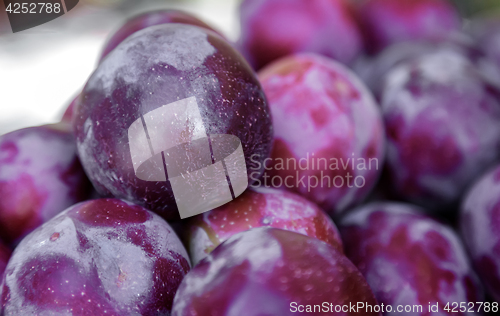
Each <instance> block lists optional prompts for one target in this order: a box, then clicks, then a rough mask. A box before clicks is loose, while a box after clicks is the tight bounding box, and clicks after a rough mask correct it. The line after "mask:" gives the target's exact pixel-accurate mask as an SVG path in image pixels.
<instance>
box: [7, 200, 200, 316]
mask: <svg viewBox="0 0 500 316" xmlns="http://www.w3.org/2000/svg"><path fill="white" fill-rule="evenodd" d="M188 260H189V259H188V256H187V253H186V250H185V249H184V247H183V246H182V243H181V241H180V240H179V238H178V237H177V235H175V233H174V232H173V230H172V229H171V227H170V226H169V225H168V224H167V222H165V221H164V220H163V219H162V218H160V217H159V216H158V215H156V214H154V213H152V212H150V211H148V210H146V209H144V208H142V207H140V206H137V205H133V204H129V203H128V202H124V201H122V200H116V199H99V200H93V201H87V202H82V203H80V204H77V205H74V206H73V207H71V208H69V209H67V210H66V211H64V212H63V213H61V214H59V215H57V216H56V217H54V218H53V219H52V220H50V221H49V222H47V223H45V224H44V225H42V226H41V227H39V228H37V229H36V230H35V231H33V232H32V233H31V234H29V235H28V236H26V237H25V238H24V239H23V240H22V241H21V243H20V244H19V246H18V247H17V248H16V249H15V251H14V253H13V254H12V257H11V259H10V261H9V263H8V265H7V269H6V270H5V271H6V272H5V276H4V279H3V282H2V290H1V291H2V293H1V301H0V302H1V304H2V305H1V307H0V308H1V310H0V314H1V315H6V316H8V315H23V316H29V315H56V314H57V315H115V316H127V315H170V310H171V308H172V302H173V299H174V295H175V293H176V291H177V288H178V286H179V284H180V283H181V280H182V279H183V277H184V275H185V274H186V273H187V272H188V271H189V269H190V265H189V261H188Z"/></svg>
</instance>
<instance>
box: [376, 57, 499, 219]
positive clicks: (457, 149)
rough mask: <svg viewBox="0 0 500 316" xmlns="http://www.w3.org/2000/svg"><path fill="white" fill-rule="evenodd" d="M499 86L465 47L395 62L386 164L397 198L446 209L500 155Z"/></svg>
mask: <svg viewBox="0 0 500 316" xmlns="http://www.w3.org/2000/svg"><path fill="white" fill-rule="evenodd" d="M499 95H500V94H499V91H498V90H497V89H496V88H495V87H494V86H492V85H491V84H490V83H488V81H486V80H484V77H483V76H482V75H481V74H480V72H479V70H478V69H477V67H476V66H475V65H474V64H473V63H472V62H471V61H470V60H469V59H468V58H467V57H465V56H464V55H463V54H462V53H459V52H456V51H453V50H440V51H437V52H432V53H429V54H425V55H423V56H421V57H419V58H416V59H412V60H411V61H408V62H404V63H401V64H400V65H398V66H397V67H395V68H393V69H392V70H391V71H390V72H389V73H388V74H387V77H386V83H385V86H384V88H383V91H382V101H381V105H382V111H383V115H384V119H385V123H386V134H387V137H388V151H387V159H386V161H387V167H388V170H389V177H390V182H391V189H392V190H394V192H395V194H396V195H397V196H398V198H402V199H405V200H409V201H412V202H414V203H416V204H419V205H423V206H425V207H426V208H427V209H429V211H433V212H440V213H445V212H446V211H448V210H449V209H453V206H454V205H455V204H456V203H457V202H458V199H459V198H460V196H461V194H462V193H463V192H464V190H465V188H466V187H467V186H468V185H469V184H470V183H471V182H472V181H474V179H475V178H476V177H477V176H478V175H480V174H481V173H482V172H484V171H485V170H486V169H488V168H490V167H491V166H492V165H493V164H494V163H495V162H496V161H498V159H499V157H500V102H499V101H500V100H499Z"/></svg>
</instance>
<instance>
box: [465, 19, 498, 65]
mask: <svg viewBox="0 0 500 316" xmlns="http://www.w3.org/2000/svg"><path fill="white" fill-rule="evenodd" d="M469 32H470V34H471V35H472V36H473V37H474V38H475V39H476V41H477V46H478V47H479V48H480V49H481V50H482V51H483V52H484V54H485V55H486V56H488V58H490V59H491V60H492V61H493V62H494V63H495V65H496V67H497V71H500V14H497V15H496V16H493V17H483V18H476V19H473V20H472V22H471V23H470V26H469Z"/></svg>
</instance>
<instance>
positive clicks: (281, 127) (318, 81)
mask: <svg viewBox="0 0 500 316" xmlns="http://www.w3.org/2000/svg"><path fill="white" fill-rule="evenodd" d="M259 78H260V80H261V83H262V86H263V88H264V91H265V92H266V95H267V98H268V101H269V107H270V108H271V113H272V118H273V125H274V143H273V151H272V154H271V158H272V161H271V164H270V166H268V167H267V168H268V169H269V170H268V171H266V175H269V177H268V178H263V179H262V180H261V181H260V182H258V184H260V185H262V186H273V185H274V184H273V179H275V178H279V179H282V181H283V182H282V185H281V188H284V189H287V190H291V191H294V192H297V193H299V194H300V195H302V196H304V197H306V198H307V199H308V200H310V201H313V202H315V203H317V204H318V205H319V206H320V207H322V208H323V209H324V210H325V211H326V212H327V213H329V214H330V215H331V216H338V215H339V214H341V213H342V212H344V211H345V210H346V209H348V208H349V207H352V206H353V205H355V204H356V203H360V202H361V201H362V200H363V199H364V198H365V197H366V196H367V195H368V193H369V192H370V190H371V189H372V188H373V186H374V185H375V183H376V181H377V180H378V177H379V175H380V172H381V169H382V165H383V161H384V155H385V134H384V126H383V122H382V117H381V113H380V109H379V107H378V106H377V104H376V102H375V100H374V98H373V96H372V94H371V93H370V91H369V90H368V89H367V88H366V86H365V85H364V84H363V83H362V82H361V81H360V80H359V79H358V78H357V77H356V76H355V75H354V74H353V73H352V72H351V71H349V70H348V69H347V68H345V67H344V66H342V65H341V64H339V63H337V62H335V61H334V60H331V59H328V58H326V57H322V56H319V55H315V54H305V53H302V54H296V55H292V56H289V57H286V58H283V59H280V60H278V61H276V62H274V63H272V64H271V65H269V66H267V67H266V68H264V69H262V70H261V71H260V72H259ZM300 159H308V160H309V162H310V163H309V166H310V167H308V168H305V169H304V168H302V167H300V166H294V165H293V164H288V163H287V164H282V165H280V163H281V162H283V161H292V162H293V161H295V162H300ZM320 159H323V163H321V161H320ZM360 159H361V160H360ZM324 161H326V164H325V163H324ZM335 161H336V162H337V165H336V166H335V164H334V162H335ZM345 162H347V163H346V164H343V163H345ZM352 162H355V163H354V164H352ZM361 162H364V163H365V164H364V167H363V164H361ZM313 164H314V165H315V167H312V166H313ZM283 166H285V167H283ZM287 177H292V179H294V182H293V184H290V181H289V182H288V184H284V182H285V180H283V179H287ZM302 177H305V178H304V179H306V178H307V179H314V178H316V179H318V183H319V179H327V180H328V183H326V182H323V183H321V184H319V185H318V184H317V185H316V186H313V185H311V186H309V184H308V182H307V181H308V180H305V181H304V183H299V181H298V180H299V179H301V178H302ZM324 177H326V178H324ZM339 178H340V179H341V180H342V182H339ZM356 179H361V180H363V181H357V180H356ZM264 180H266V182H267V184H266V183H265V182H264ZM321 181H323V180H321ZM356 181H357V182H356ZM310 182H311V183H312V184H313V183H314V181H312V180H311V181H310ZM354 182H356V183H358V185H355V184H354ZM274 183H276V184H278V185H279V184H280V182H279V181H275V182H274Z"/></svg>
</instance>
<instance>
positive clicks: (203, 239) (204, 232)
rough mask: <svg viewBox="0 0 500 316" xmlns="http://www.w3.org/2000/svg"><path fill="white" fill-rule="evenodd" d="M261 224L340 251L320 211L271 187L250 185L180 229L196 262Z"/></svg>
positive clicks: (332, 227) (334, 229) (335, 235)
mask: <svg viewBox="0 0 500 316" xmlns="http://www.w3.org/2000/svg"><path fill="white" fill-rule="evenodd" d="M260 226H270V227H275V228H281V229H285V230H290V231H294V232H297V233H301V234H304V235H307V236H311V237H315V238H318V239H319V240H322V241H324V242H326V243H329V244H330V245H332V246H333V247H334V248H335V249H337V250H338V251H339V252H343V249H342V240H341V239H340V235H339V233H338V230H337V227H336V226H335V224H334V223H333V222H332V220H331V219H330V218H329V217H328V216H327V215H326V213H325V212H323V210H321V209H320V208H319V207H318V206H316V204H314V203H312V202H309V201H308V200H306V199H304V198H302V197H301V196H299V195H297V194H293V193H291V192H287V191H282V190H276V189H270V188H258V189H252V188H250V189H248V190H247V191H245V193H243V194H242V195H241V196H239V197H238V198H237V199H235V200H233V201H231V202H229V203H227V204H225V205H223V206H221V207H218V208H216V209H214V210H212V211H210V212H206V213H203V214H200V215H197V216H195V217H192V218H191V220H190V221H189V222H188V224H187V225H186V226H185V227H184V228H183V229H184V230H186V231H187V232H188V233H187V235H188V236H187V238H186V244H187V248H188V249H189V253H190V257H191V260H192V262H193V264H196V263H197V262H199V261H200V260H201V259H203V258H204V257H206V256H207V254H208V253H210V252H211V251H212V250H213V249H214V248H215V247H217V246H218V245H219V244H220V243H221V242H223V241H225V240H226V239H228V238H229V237H231V236H232V235H234V234H236V233H239V232H242V231H245V230H248V229H250V228H253V227H260Z"/></svg>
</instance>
